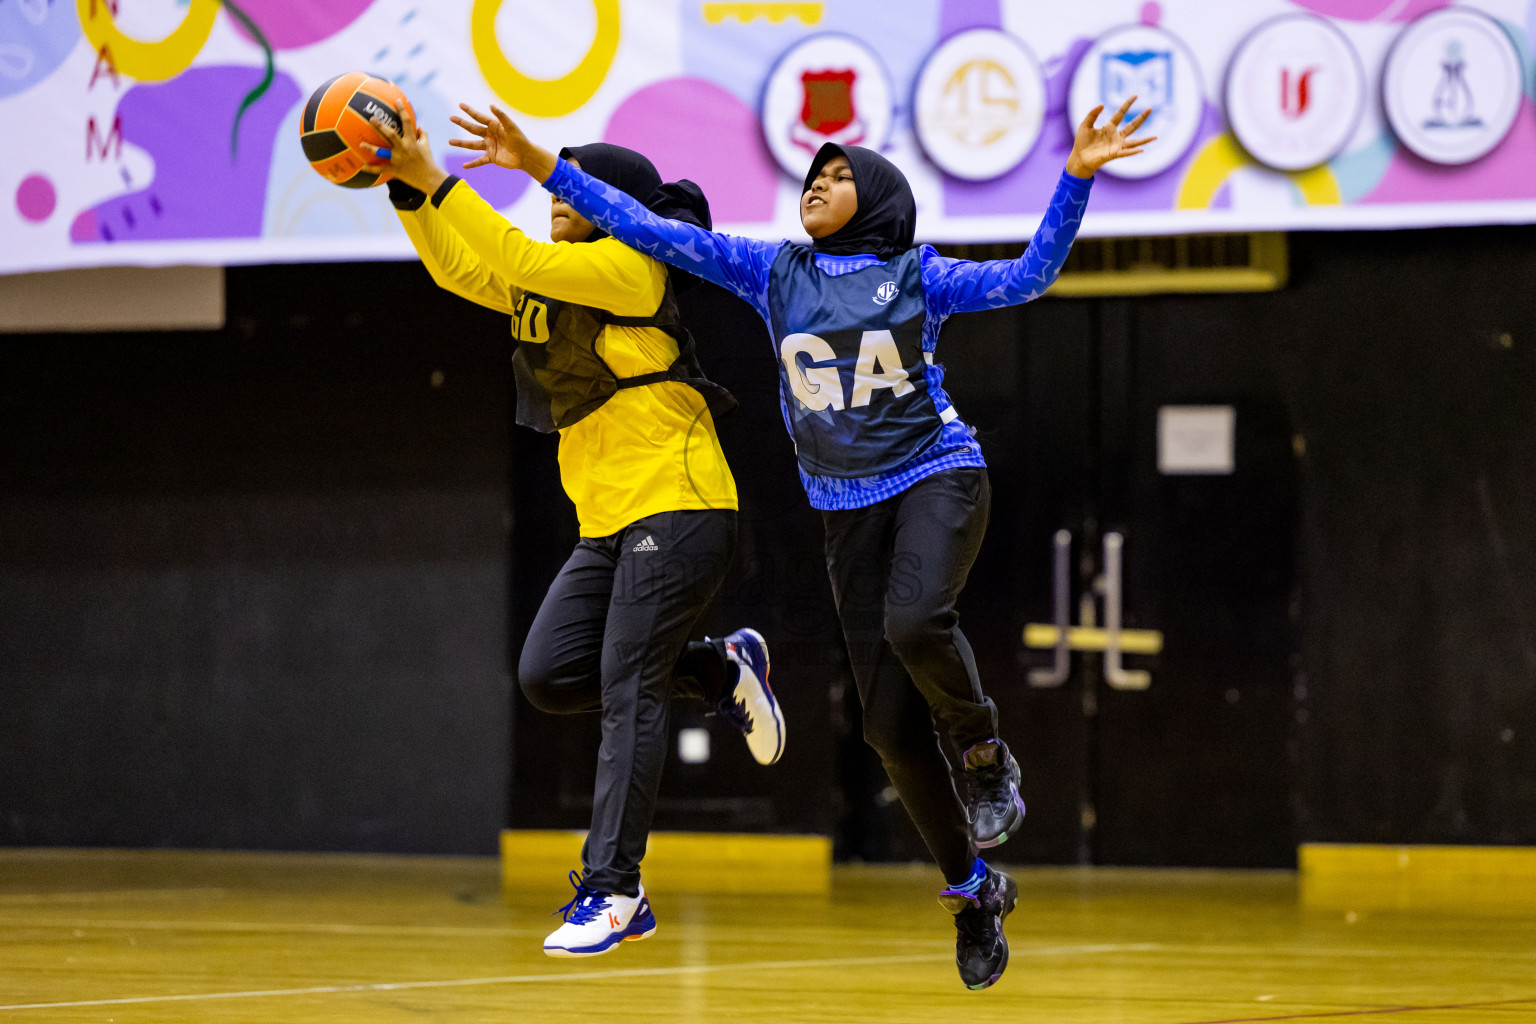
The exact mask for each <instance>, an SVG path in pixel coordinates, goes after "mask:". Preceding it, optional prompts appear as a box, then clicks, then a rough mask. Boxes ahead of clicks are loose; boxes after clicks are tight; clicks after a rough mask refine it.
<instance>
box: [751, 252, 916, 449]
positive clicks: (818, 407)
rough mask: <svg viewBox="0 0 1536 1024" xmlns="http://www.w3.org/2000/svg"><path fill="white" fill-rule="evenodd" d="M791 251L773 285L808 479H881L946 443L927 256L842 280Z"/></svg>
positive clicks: (792, 414)
mask: <svg viewBox="0 0 1536 1024" xmlns="http://www.w3.org/2000/svg"><path fill="white" fill-rule="evenodd" d="M814 260H815V256H814V254H813V253H812V252H811V250H810V249H809V248H807V247H806V246H803V245H794V244H786V245H785V246H784V247H783V248H782V249H780V250H779V254H778V256H777V257H776V258H775V259H774V261H773V267H772V268H771V270H770V271H769V279H768V305H769V311H770V313H771V315H772V318H773V319H772V327H773V345H774V350H775V352H776V353H777V354H778V357H779V394H780V397H781V399H782V401H783V403H784V412H785V417H786V419H787V420H788V426H789V429H790V432H791V433H792V434H793V435H794V439H795V454H796V457H797V458H798V459H799V461H800V466H801V468H803V469H804V470H805V471H806V472H807V473H814V474H815V475H817V476H830V477H841V478H850V477H866V476H874V475H875V474H877V473H883V472H886V471H888V470H892V469H895V468H897V467H898V466H901V465H902V464H904V463H905V462H907V461H908V460H910V459H911V458H912V457H913V456H915V455H917V454H919V453H920V452H922V451H923V450H924V449H926V448H927V447H928V446H929V445H931V444H933V443H934V442H935V441H937V440H938V439H939V436H940V434H941V433H942V431H943V429H944V424H943V423H942V422H941V421H940V419H939V413H938V409H937V408H935V406H934V404H933V399H932V397H931V396H930V395H929V394H928V378H927V376H926V374H925V372H924V370H925V366H926V363H925V361H924V359H923V322H924V320H925V319H926V317H927V315H928V310H927V305H926V303H925V302H924V297H923V278H922V263H921V252H920V251H919V250H918V249H911V250H908V251H907V252H905V253H903V254H902V255H900V256H897V257H896V258H895V259H893V260H891V261H889V262H888V263H886V264H885V265H884V266H871V267H865V268H864V269H862V270H855V271H853V272H852V273H846V274H841V275H839V276H837V277H833V276H831V275H829V274H827V273H825V272H824V271H821V270H818V269H817V268H816V265H815V262H814Z"/></svg>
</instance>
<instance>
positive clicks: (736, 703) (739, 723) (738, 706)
mask: <svg viewBox="0 0 1536 1024" xmlns="http://www.w3.org/2000/svg"><path fill="white" fill-rule="evenodd" d="M715 714H717V715H719V716H720V717H721V718H723V719H725V720H726V721H727V722H729V723H731V725H733V726H735V727H736V728H737V729H739V730H741V731H742V732H751V731H752V713H751V712H749V711H748V710H747V702H746V701H744V700H741V699H740V698H731V697H721V698H720V703H719V704H716V705H715Z"/></svg>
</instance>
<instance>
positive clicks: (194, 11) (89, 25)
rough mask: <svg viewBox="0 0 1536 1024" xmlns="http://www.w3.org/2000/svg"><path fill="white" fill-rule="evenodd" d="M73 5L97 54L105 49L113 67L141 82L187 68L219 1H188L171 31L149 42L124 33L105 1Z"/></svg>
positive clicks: (88, 0) (83, 0)
mask: <svg viewBox="0 0 1536 1024" xmlns="http://www.w3.org/2000/svg"><path fill="white" fill-rule="evenodd" d="M75 8H76V10H77V11H78V12H79V14H80V27H81V28H82V29H83V30H84V31H85V38H87V39H89V40H90V41H91V46H93V47H94V48H95V49H96V51H97V52H98V53H99V52H101V50H102V48H104V47H105V48H106V49H107V51H108V52H109V53H110V54H111V57H112V66H113V67H115V68H116V69H117V70H118V71H120V72H122V73H123V74H125V75H127V76H128V77H129V78H136V79H138V80H139V81H141V82H163V81H165V80H166V79H167V78H175V77H176V76H177V75H179V74H181V73H182V72H183V71H185V70H187V68H189V67H191V66H192V61H193V60H194V59H196V57H197V55H198V54H199V53H200V52H202V49H203V46H204V44H206V43H207V42H208V36H209V34H210V33H211V32H212V31H213V22H214V19H215V18H217V17H218V14H219V0H191V3H190V4H189V6H188V7H187V16H186V17H185V18H183V19H182V21H181V24H180V25H178V26H176V29H175V31H173V32H172V33H171V34H170V35H168V36H166V37H165V38H164V39H160V40H157V41H153V42H145V41H143V40H141V39H134V38H132V37H131V36H128V35H125V34H124V33H123V30H122V29H120V28H118V27H117V21H116V19H115V18H113V16H112V5H110V4H108V3H106V0H75Z"/></svg>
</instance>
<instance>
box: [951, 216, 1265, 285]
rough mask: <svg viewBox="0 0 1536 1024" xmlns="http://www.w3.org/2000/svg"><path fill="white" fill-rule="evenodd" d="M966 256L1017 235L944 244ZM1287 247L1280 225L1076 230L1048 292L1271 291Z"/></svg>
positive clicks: (1015, 250)
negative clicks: (1104, 233) (1147, 234)
mask: <svg viewBox="0 0 1536 1024" xmlns="http://www.w3.org/2000/svg"><path fill="white" fill-rule="evenodd" d="M938 250H939V252H941V253H943V254H944V255H946V256H956V257H959V258H961V259H967V260H995V259H1012V258H1014V257H1016V256H1018V254H1019V250H1020V246H1019V244H1018V243H1016V242H1010V243H986V244H978V245H941V246H939V247H938ZM1289 272H1290V258H1289V250H1288V248H1287V245H1286V236H1285V234H1284V233H1282V232H1259V233H1254V234H1231V235H1169V236H1161V237H1156V238H1079V239H1078V240H1077V241H1076V242H1075V243H1074V244H1073V246H1072V255H1071V256H1069V257H1068V258H1067V265H1066V267H1065V268H1063V270H1062V272H1061V277H1060V278H1059V279H1058V280H1057V282H1056V284H1055V285H1054V286H1053V287H1052V288H1051V290H1050V292H1049V293H1048V294H1050V295H1055V296H1057V297H1060V298H1085V297H1092V296H1108V295H1161V294H1168V293H1191V292H1270V291H1275V290H1277V289H1279V288H1283V287H1285V283H1286V280H1287V279H1288V277H1289Z"/></svg>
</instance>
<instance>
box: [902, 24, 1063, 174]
mask: <svg viewBox="0 0 1536 1024" xmlns="http://www.w3.org/2000/svg"><path fill="white" fill-rule="evenodd" d="M1045 101H1046V94H1045V75H1044V74H1043V73H1042V72H1041V70H1040V62H1039V61H1037V60H1035V56H1034V54H1032V53H1030V52H1029V49H1028V48H1027V47H1025V45H1024V44H1023V43H1021V42H1019V41H1018V40H1017V39H1015V38H1014V37H1013V36H1010V35H1008V34H1007V33H1006V32H999V31H997V30H996V29H990V28H978V29H972V30H971V31H969V32H961V33H960V34H958V35H955V36H951V37H950V38H948V39H946V40H945V41H944V42H943V43H942V44H941V45H940V46H939V48H938V49H936V50H934V51H933V53H931V54H929V56H928V59H927V61H926V62H924V64H923V70H922V71H921V72H920V73H919V74H918V76H917V87H916V88H915V89H914V90H913V93H912V113H913V121H914V123H915V126H916V128H917V140H918V142H919V143H920V144H921V145H922V147H923V152H925V153H927V154H928V159H930V160H932V161H933V162H934V163H935V164H937V165H938V166H939V169H940V170H942V171H944V172H945V173H946V174H950V175H952V176H954V177H956V178H964V179H965V180H967V181H987V180H988V179H991V178H996V177H998V176H999V175H1003V174H1006V173H1008V172H1009V171H1011V170H1013V169H1014V168H1015V167H1017V166H1018V165H1019V164H1020V163H1022V162H1023V160H1024V158H1025V157H1027V156H1028V155H1029V151H1030V150H1032V149H1034V148H1035V143H1036V142H1038V141H1039V139H1040V129H1041V128H1042V127H1043V125H1044V123H1045Z"/></svg>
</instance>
